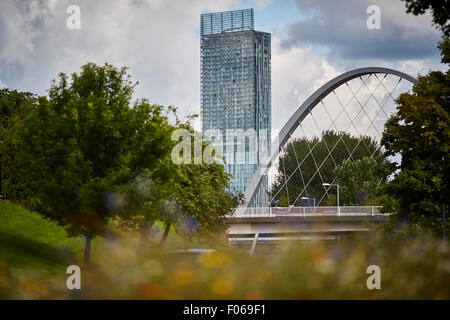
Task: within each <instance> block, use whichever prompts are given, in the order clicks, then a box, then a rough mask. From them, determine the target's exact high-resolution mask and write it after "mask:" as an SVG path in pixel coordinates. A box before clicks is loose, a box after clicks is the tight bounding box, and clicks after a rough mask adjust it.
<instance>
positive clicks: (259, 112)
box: [200, 9, 272, 206]
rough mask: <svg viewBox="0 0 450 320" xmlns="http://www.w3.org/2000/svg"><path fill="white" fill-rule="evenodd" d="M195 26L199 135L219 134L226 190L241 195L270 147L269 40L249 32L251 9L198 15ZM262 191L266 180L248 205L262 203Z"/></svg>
mask: <svg viewBox="0 0 450 320" xmlns="http://www.w3.org/2000/svg"><path fill="white" fill-rule="evenodd" d="M200 24H201V25H200V33H201V109H202V120H203V122H202V129H203V133H205V134H207V133H208V132H210V131H211V130H220V132H221V133H222V135H223V137H222V139H223V141H224V143H223V149H222V154H223V155H224V156H225V168H226V171H227V172H228V173H230V174H231V175H232V179H231V183H230V191H231V192H233V193H239V192H240V193H244V191H245V188H246V187H247V185H248V183H249V181H250V179H251V177H252V175H253V173H254V171H255V170H256V168H257V166H258V162H259V161H260V158H261V156H262V152H263V149H264V148H266V149H269V148H270V139H271V137H270V129H271V120H272V119H271V73H270V61H271V36H270V33H265V32H258V31H255V30H253V29H254V27H253V25H254V17H253V9H246V10H236V11H227V12H219V13H208V14H202V15H201V19H200ZM252 133H253V134H255V135H256V136H255V138H256V139H251V138H250V136H251V135H252ZM245 136H247V138H245ZM267 188H268V182H267V179H266V181H265V182H264V183H263V184H262V188H261V191H260V194H259V196H257V197H256V198H255V202H254V203H253V205H256V206H264V205H265V204H266V203H267Z"/></svg>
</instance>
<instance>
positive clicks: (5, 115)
mask: <svg viewBox="0 0 450 320" xmlns="http://www.w3.org/2000/svg"><path fill="white" fill-rule="evenodd" d="M36 103H37V98H36V97H35V96H34V95H33V94H31V93H29V92H18V91H16V90H9V89H0V183H1V188H0V190H1V192H2V193H3V194H4V196H5V198H6V199H8V200H14V201H20V202H22V203H26V202H27V201H26V200H28V195H27V194H26V189H25V188H24V183H23V181H22V180H19V179H18V174H19V172H20V166H19V163H18V161H17V159H16V155H17V152H18V146H17V139H16V137H15V135H16V132H17V126H18V125H19V124H20V123H21V122H22V121H23V119H24V118H25V116H26V115H27V114H28V113H29V112H30V111H31V110H32V109H33V108H35V105H36Z"/></svg>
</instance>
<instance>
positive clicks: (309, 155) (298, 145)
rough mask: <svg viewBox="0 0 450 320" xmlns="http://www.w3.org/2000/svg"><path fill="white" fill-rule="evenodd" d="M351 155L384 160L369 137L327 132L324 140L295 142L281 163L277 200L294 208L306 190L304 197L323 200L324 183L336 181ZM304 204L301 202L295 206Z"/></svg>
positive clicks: (288, 145)
mask: <svg viewBox="0 0 450 320" xmlns="http://www.w3.org/2000/svg"><path fill="white" fill-rule="evenodd" d="M311 150H312V151H311ZM329 154H330V156H329ZM350 154H351V158H350V159H351V160H353V161H355V160H358V159H362V158H364V157H367V156H372V155H373V157H374V159H375V160H376V162H377V163H381V162H382V161H383V159H384V157H383V154H382V152H381V149H380V148H379V146H378V144H377V142H376V141H375V140H374V139H372V138H371V137H367V136H362V137H353V136H351V135H350V134H348V133H345V132H334V131H325V132H323V134H322V137H320V138H317V137H314V138H313V139H307V138H302V139H295V140H293V141H292V142H290V143H289V144H287V145H286V146H285V148H284V149H283V152H282V153H281V155H280V160H279V161H278V167H277V169H278V174H277V177H276V178H275V182H274V184H273V185H272V188H271V192H272V195H273V196H274V200H279V205H280V206H287V205H292V204H294V200H295V198H297V197H298V196H299V195H300V193H301V192H302V191H303V193H302V195H305V196H306V195H307V196H308V197H310V198H312V197H314V198H316V199H320V198H321V197H322V196H323V195H324V193H325V189H324V186H323V185H322V184H323V182H326V183H331V182H333V181H334V179H335V169H336V167H337V166H338V165H340V164H341V163H342V162H343V161H344V160H346V159H348V158H349V157H350ZM298 164H300V168H301V174H300V172H299V170H297V168H298ZM318 167H320V169H319V172H317V171H318V170H317V168H318ZM290 176H292V177H291V178H290V179H289V177H290ZM286 181H288V182H287V183H286ZM305 185H307V188H305V187H304V186H305ZM286 186H287V188H286ZM274 202H275V201H273V203H274ZM334 203H335V202H334ZM300 204H301V202H300V200H297V202H296V203H295V205H300Z"/></svg>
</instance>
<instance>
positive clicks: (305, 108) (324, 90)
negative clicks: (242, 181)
mask: <svg viewBox="0 0 450 320" xmlns="http://www.w3.org/2000/svg"><path fill="white" fill-rule="evenodd" d="M374 73H382V74H392V75H396V76H398V77H399V78H401V79H405V80H408V81H409V82H411V83H413V84H417V82H418V80H417V79H416V78H414V77H412V76H410V75H408V74H406V73H403V72H401V71H397V70H393V69H389V68H381V67H365V68H359V69H354V70H351V71H348V72H345V73H343V74H341V75H339V76H337V77H336V78H334V79H332V80H330V81H328V82H327V83H325V84H324V85H323V86H321V87H320V88H319V89H318V90H316V91H315V92H314V93H313V94H312V95H310V96H309V98H308V99H306V100H305V102H303V103H302V104H301V105H300V106H299V107H298V109H297V110H296V111H295V112H294V114H293V115H292V116H291V118H290V119H289V120H288V121H287V122H286V124H285V125H284V126H283V128H282V129H281V131H280V133H279V134H278V137H277V138H276V139H275V142H278V146H273V147H272V150H271V155H270V157H269V161H266V163H267V164H262V165H261V164H260V165H259V166H258V168H257V169H256V171H255V173H254V174H253V176H252V179H251V180H250V182H249V184H248V186H247V188H246V190H245V193H244V196H245V203H244V206H245V207H248V206H249V204H250V203H252V201H253V199H254V197H255V195H256V193H257V191H258V189H259V188H260V186H261V182H262V180H263V177H264V176H266V175H267V174H268V172H269V169H270V167H271V166H272V164H273V163H274V161H275V160H276V158H277V157H278V154H279V153H280V151H281V150H282V148H283V147H284V146H285V145H286V143H287V141H288V140H289V138H290V136H291V135H292V133H293V132H294V131H295V130H296V129H297V128H298V126H299V124H300V123H301V122H302V121H303V119H304V118H305V117H306V116H307V115H308V113H309V112H310V111H311V110H312V109H314V107H315V106H316V105H317V104H318V103H319V102H320V101H321V100H322V99H324V98H325V97H326V96H327V95H328V94H329V93H330V92H332V91H333V90H335V89H336V88H338V87H340V86H341V85H343V84H344V83H346V82H348V81H350V80H352V79H354V78H358V77H361V76H364V75H370V74H374Z"/></svg>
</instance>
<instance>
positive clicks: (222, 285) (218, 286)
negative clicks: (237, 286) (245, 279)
mask: <svg viewBox="0 0 450 320" xmlns="http://www.w3.org/2000/svg"><path fill="white" fill-rule="evenodd" d="M211 291H212V293H214V294H217V295H221V296H226V295H230V294H231V293H233V291H234V288H233V285H232V284H231V282H230V281H228V280H226V279H219V280H216V281H214V283H213V284H212V286H211Z"/></svg>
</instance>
